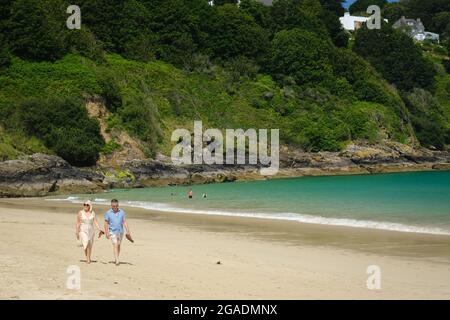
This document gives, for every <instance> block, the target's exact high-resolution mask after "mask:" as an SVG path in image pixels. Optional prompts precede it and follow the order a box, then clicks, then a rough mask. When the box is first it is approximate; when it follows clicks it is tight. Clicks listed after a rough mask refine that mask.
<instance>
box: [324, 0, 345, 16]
mask: <svg viewBox="0 0 450 320" xmlns="http://www.w3.org/2000/svg"><path fill="white" fill-rule="evenodd" d="M344 2H345V0H320V4H321V5H322V7H323V9H324V10H328V11H331V12H333V13H334V14H336V15H337V16H338V17H342V16H343V15H344V13H345V9H344V7H343V6H342V3H344Z"/></svg>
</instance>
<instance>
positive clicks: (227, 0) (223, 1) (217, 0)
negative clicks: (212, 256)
mask: <svg viewBox="0 0 450 320" xmlns="http://www.w3.org/2000/svg"><path fill="white" fill-rule="evenodd" d="M227 3H230V4H237V3H238V0H214V5H216V6H223V5H224V4H227Z"/></svg>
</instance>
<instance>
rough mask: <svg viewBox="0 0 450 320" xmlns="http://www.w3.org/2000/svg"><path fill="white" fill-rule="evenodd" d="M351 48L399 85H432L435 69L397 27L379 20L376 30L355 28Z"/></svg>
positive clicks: (425, 86) (428, 86)
mask: <svg viewBox="0 0 450 320" xmlns="http://www.w3.org/2000/svg"><path fill="white" fill-rule="evenodd" d="M353 50H354V51H355V52H356V53H358V54H359V55H361V56H362V57H364V58H365V59H367V61H369V62H370V63H371V64H372V66H374V67H375V69H376V70H377V71H378V72H380V73H381V74H382V75H383V77H384V78H385V79H386V80H388V81H389V82H391V83H393V84H395V85H396V86H397V87H398V88H399V89H401V90H405V91H409V90H411V89H413V88H424V89H432V87H433V84H434V76H435V74H436V71H435V69H434V67H433V64H432V63H431V62H430V61H428V60H426V59H425V58H424V57H423V56H422V51H421V49H420V48H419V47H418V46H417V45H416V44H415V43H414V41H413V40H412V39H411V38H410V37H409V36H408V35H406V34H404V33H403V32H401V31H398V30H395V29H393V28H391V27H390V26H388V25H387V24H383V25H382V28H381V29H380V30H369V29H368V28H367V27H363V28H361V29H359V30H358V31H357V32H356V35H355V44H354V46H353Z"/></svg>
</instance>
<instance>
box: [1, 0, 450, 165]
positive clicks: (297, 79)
mask: <svg viewBox="0 0 450 320" xmlns="http://www.w3.org/2000/svg"><path fill="white" fill-rule="evenodd" d="M339 2H340V1H331V0H330V1H326V0H322V1H318V0H303V1H301V0H279V1H275V2H274V6H273V7H264V6H262V5H260V4H259V3H258V2H256V1H251V0H247V1H242V4H241V7H240V8H239V7H237V6H235V5H233V4H225V5H223V6H218V5H217V6H213V7H211V6H209V5H208V4H207V1H203V0H193V1H187V0H186V1H184V0H169V1H137V0H127V1H124V2H123V3H121V4H109V3H110V2H105V1H100V0H99V1H96V0H94V1H80V4H81V9H82V13H83V19H84V20H83V21H85V22H84V23H85V24H86V25H85V26H84V27H83V28H82V30H81V31H80V30H68V29H67V28H64V27H62V28H61V26H65V19H66V18H67V15H66V14H65V8H66V5H67V2H66V1H63V0H45V1H37V0H15V1H6V2H2V4H1V6H3V8H1V9H2V10H0V11H1V12H2V13H3V15H0V31H1V32H0V45H1V47H0V133H1V135H0V159H3V160H4V159H13V158H17V157H18V156H20V155H22V154H30V153H34V152H46V153H53V154H58V155H60V156H62V157H63V158H65V159H66V160H68V161H69V162H71V163H72V164H74V165H79V166H86V165H92V164H95V162H96V161H97V160H98V159H99V156H100V155H101V154H102V153H108V152H111V150H113V149H114V148H116V147H119V146H117V145H116V144H115V143H114V141H112V142H109V143H108V144H106V143H105V141H104V140H103V137H102V136H101V134H100V129H99V128H100V126H99V123H98V121H97V119H92V118H90V117H89V115H88V112H87V110H86V107H85V105H86V102H87V101H91V100H95V101H103V102H104V103H105V105H106V106H107V108H108V110H109V111H110V116H109V118H108V130H112V129H114V128H117V129H120V130H124V131H127V132H128V133H129V134H130V135H131V136H132V137H133V138H135V139H136V140H138V141H140V142H141V144H140V145H141V146H142V148H143V151H144V152H145V154H146V155H147V156H149V157H151V156H154V155H155V154H156V152H162V153H164V154H169V153H170V149H171V147H172V143H171V142H170V136H171V132H172V131H173V130H174V129H176V128H188V129H189V128H192V126H193V121H194V120H202V121H203V123H204V126H205V127H209V128H223V129H225V128H244V129H245V128H279V129H280V136H281V140H282V143H283V144H285V145H289V146H291V147H293V148H298V149H302V150H305V151H312V152H315V151H338V150H341V149H342V148H344V147H345V145H346V144H347V143H349V142H361V143H371V144H375V143H380V142H382V141H383V140H384V139H390V140H395V141H399V142H402V143H409V144H417V143H421V144H422V145H424V146H426V147H434V148H437V149H445V148H446V145H448V144H449V143H450V141H449V132H450V107H449V105H450V76H449V74H448V69H447V70H446V69H445V67H444V66H445V65H446V63H445V61H446V60H447V59H448V55H447V51H446V48H445V47H444V46H439V48H440V50H441V51H440V54H438V55H435V54H431V53H432V52H431V53H429V52H428V51H427V50H425V49H423V48H421V47H420V46H418V45H417V44H414V43H413V41H412V40H410V39H409V38H405V37H406V36H404V35H403V34H398V33H397V31H395V32H394V31H391V30H388V29H383V30H381V31H380V30H379V31H376V32H378V35H377V37H378V38H379V37H383V36H386V37H389V38H390V39H392V38H393V37H392V36H390V33H392V32H394V34H395V35H396V36H397V37H398V44H397V43H393V44H390V50H393V52H392V53H393V54H391V55H389V54H386V48H382V47H380V48H379V52H380V53H383V52H384V55H387V56H388V58H386V57H384V56H383V54H381V55H379V56H378V55H377V53H376V50H375V53H374V51H370V50H367V46H369V45H377V41H376V39H375V40H374V39H372V38H373V37H372V35H373V34H374V33H371V32H373V31H371V30H361V32H358V33H357V34H356V36H355V40H354V43H353V42H352V43H350V44H348V43H347V40H348V39H347V38H346V37H347V36H346V34H345V32H343V31H342V30H341V29H340V28H337V29H336V21H337V22H338V20H337V19H338V16H339V14H340V11H341V9H340V8H339V6H337V7H336V6H332V5H331V4H336V3H339ZM108 4H109V5H108ZM157 4H159V5H157ZM102 5H104V6H105V7H104V8H107V9H105V10H103V11H101V12H102V13H101V14H100V11H98V10H99V9H100V7H101V6H102ZM25 8H26V10H25ZM333 8H334V9H333ZM336 8H337V9H336ZM61 9H62V11H61ZM94 10H97V11H95V14H94ZM97 13H98V14H97ZM30 21H31V22H32V24H31V25H32V27H29V26H30V24H29V23H30ZM108 21H114V23H109V22H108ZM26 23H28V27H27V26H26ZM385 30H388V31H385ZM374 32H375V31H374ZM396 45H398V46H400V47H399V48H398V51H396V50H397V49H396ZM405 46H406V48H414V50H412V51H414V52H413V54H410V52H411V50H408V52H406V53H405V52H403V51H401V50H400V49H401V48H405ZM350 47H352V49H349V48H350ZM430 47H431V48H435V47H436V45H432V44H430ZM432 50H433V49H431V51H432ZM443 50H445V51H444V53H443ZM405 51H406V50H405ZM438 51H439V50H438ZM402 52H403V53H402ZM394 53H396V54H394ZM405 55H406V56H405ZM395 59H398V60H399V62H398V65H396V66H393V67H394V69H395V71H396V72H397V73H400V74H403V73H402V72H405V70H404V69H403V70H402V67H403V68H408V66H407V65H402V63H400V62H401V61H402V60H404V59H409V60H408V61H409V62H413V63H414V64H413V67H409V70H408V72H409V73H408V77H406V76H405V77H403V78H402V77H397V76H395V75H397V73H392V72H391V71H392V68H391V69H390V68H387V67H386V66H389V65H391V66H392V63H393V61H394V60H395ZM383 64H386V65H383ZM429 68H431V69H429ZM424 70H425V71H426V72H425V76H422V74H424ZM404 74H406V72H405V73H404ZM416 79H420V81H415V80H416ZM417 139H418V140H417Z"/></svg>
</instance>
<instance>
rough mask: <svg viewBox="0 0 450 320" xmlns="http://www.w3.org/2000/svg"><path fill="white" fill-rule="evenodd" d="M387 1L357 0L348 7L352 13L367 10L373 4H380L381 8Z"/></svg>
mask: <svg viewBox="0 0 450 320" xmlns="http://www.w3.org/2000/svg"><path fill="white" fill-rule="evenodd" d="M387 3H388V2H387V0H357V1H355V2H354V3H353V4H352V5H351V6H350V7H349V8H348V10H349V11H350V13H352V14H353V13H356V12H366V11H367V8H368V7H369V6H371V5H376V6H379V7H380V9H383V7H384V6H385V5H386V4H387Z"/></svg>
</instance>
